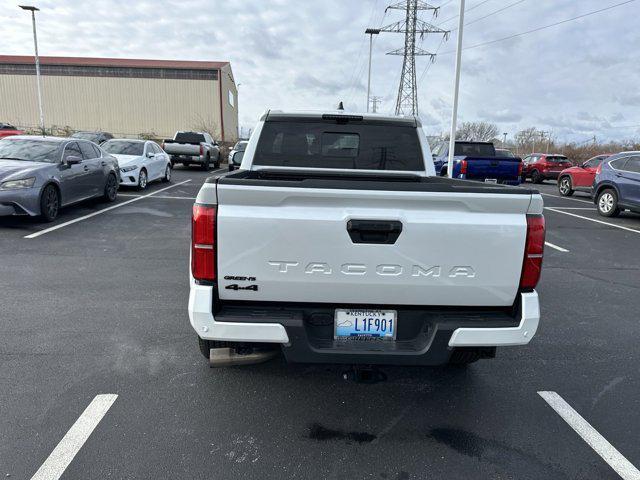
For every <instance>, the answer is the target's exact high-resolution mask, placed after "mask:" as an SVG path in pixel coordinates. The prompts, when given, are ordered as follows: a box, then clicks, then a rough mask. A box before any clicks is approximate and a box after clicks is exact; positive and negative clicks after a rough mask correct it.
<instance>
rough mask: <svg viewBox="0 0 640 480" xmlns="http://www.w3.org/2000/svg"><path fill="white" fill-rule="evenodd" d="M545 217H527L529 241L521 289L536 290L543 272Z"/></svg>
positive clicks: (525, 249) (525, 251)
mask: <svg viewBox="0 0 640 480" xmlns="http://www.w3.org/2000/svg"><path fill="white" fill-rule="evenodd" d="M544 233H545V228H544V216H542V215H527V240H526V242H525V246H524V262H523V263H522V275H521V276H520V288H521V289H527V290H529V289H533V288H536V285H537V284H538V280H540V272H541V271H542V257H543V255H544Z"/></svg>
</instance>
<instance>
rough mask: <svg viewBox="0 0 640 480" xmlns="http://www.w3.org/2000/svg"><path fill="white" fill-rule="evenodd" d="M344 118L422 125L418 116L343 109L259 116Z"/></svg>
mask: <svg viewBox="0 0 640 480" xmlns="http://www.w3.org/2000/svg"><path fill="white" fill-rule="evenodd" d="M339 118H344V119H345V121H365V122H382V123H393V124H396V125H411V126H414V127H422V122H421V121H420V119H419V118H418V117H415V116H412V115H407V116H396V115H383V114H379V113H360V112H346V111H344V110H317V111H315V110H302V111H295V110H289V111H284V110H267V111H266V112H264V113H263V114H262V116H261V117H260V120H261V121H264V122H269V121H283V120H287V119H296V120H327V119H329V120H336V119H339Z"/></svg>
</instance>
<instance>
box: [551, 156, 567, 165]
mask: <svg viewBox="0 0 640 480" xmlns="http://www.w3.org/2000/svg"><path fill="white" fill-rule="evenodd" d="M568 161H569V159H568V158H567V157H561V156H555V157H547V162H551V163H565V162H568Z"/></svg>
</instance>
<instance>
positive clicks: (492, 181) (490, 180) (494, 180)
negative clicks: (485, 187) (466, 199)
mask: <svg viewBox="0 0 640 480" xmlns="http://www.w3.org/2000/svg"><path fill="white" fill-rule="evenodd" d="M484 183H498V179H497V178H485V179H484Z"/></svg>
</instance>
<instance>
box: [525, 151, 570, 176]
mask: <svg viewBox="0 0 640 480" xmlns="http://www.w3.org/2000/svg"><path fill="white" fill-rule="evenodd" d="M522 163H523V164H524V165H523V170H522V181H523V182H524V181H525V180H526V179H527V178H531V181H532V182H533V183H542V182H544V181H545V180H556V179H557V178H558V176H559V175H560V172H562V171H563V170H564V169H565V168H568V167H571V166H572V163H571V162H570V161H569V159H568V158H567V157H565V156H564V155H557V154H552V153H532V154H531V155H529V156H528V157H525V159H524V160H523V161H522Z"/></svg>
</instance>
